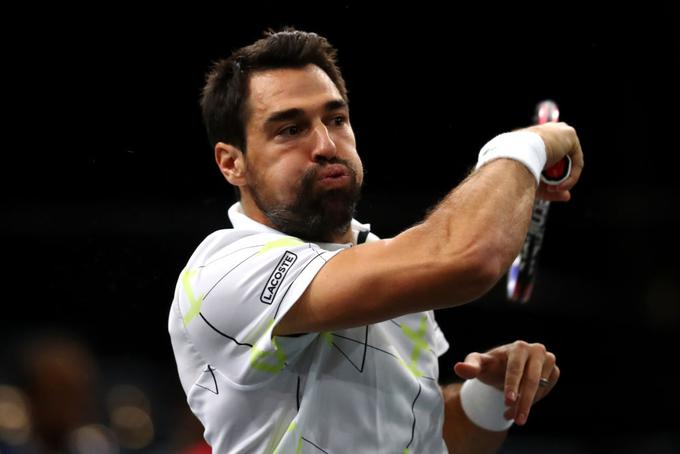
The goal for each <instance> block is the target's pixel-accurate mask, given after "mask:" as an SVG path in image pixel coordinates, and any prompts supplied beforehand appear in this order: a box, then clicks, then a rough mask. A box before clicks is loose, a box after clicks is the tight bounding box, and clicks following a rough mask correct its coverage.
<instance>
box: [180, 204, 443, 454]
mask: <svg viewBox="0 0 680 454" xmlns="http://www.w3.org/2000/svg"><path fill="white" fill-rule="evenodd" d="M229 218H230V220H231V222H232V224H233V225H234V228H233V229H225V230H218V231H216V232H214V233H212V234H211V235H209V236H208V237H207V238H206V239H205V240H204V241H203V242H202V243H201V244H200V245H199V246H198V248H197V249H196V251H195V252H194V254H193V255H192V256H191V258H190V259H189V262H188V263H187V265H186V267H185V268H184V270H183V271H182V273H181V274H180V277H179V279H178V282H177V287H176V289H175V296H174V300H173V302H172V308H171V310H170V320H169V331H170V338H171V340H172V347H173V350H174V353H175V359H176V360H177V368H178V370H179V376H180V380H181V382H182V387H183V388H184V391H185V393H186V395H187V401H188V403H189V406H190V407H191V409H192V411H193V412H194V413H195V414H196V416H197V417H198V418H199V419H200V421H201V422H202V423H203V426H204V427H205V433H204V435H205V439H206V440H207V442H208V443H209V444H210V445H211V446H212V447H213V452H215V453H220V454H222V453H249V454H250V453H267V454H269V453H281V454H283V453H333V454H337V453H352V454H357V453H389V454H394V453H406V452H408V453H428V454H431V453H445V452H447V449H446V445H445V444H444V441H443V439H442V424H443V418H444V411H443V399H442V395H441V391H440V388H439V385H438V376H439V368H438V356H439V355H442V354H443V353H444V352H445V351H446V350H447V349H448V347H449V345H448V343H447V341H446V339H445V338H444V335H443V333H442V332H441V330H440V329H439V326H438V325H437V322H436V321H435V319H434V313H433V312H432V311H428V312H420V313H414V314H409V315H405V316H402V317H398V318H395V319H392V320H386V321H384V322H381V323H376V324H372V325H368V326H361V327H357V328H351V329H343V330H337V331H332V332H323V333H309V334H304V335H301V336H297V337H290V336H275V337H272V335H271V333H272V330H273V329H274V327H275V326H276V324H277V323H278V322H279V320H281V318H283V316H284V315H285V314H286V313H287V312H288V310H290V308H291V307H292V306H293V305H294V304H295V302H296V301H297V300H298V298H299V297H300V295H301V294H302V293H303V292H304V291H305V289H306V288H307V286H308V285H309V283H310V282H311V281H312V280H313V279H314V276H315V275H316V273H317V272H318V271H319V270H320V269H321V267H322V266H323V265H324V264H325V263H326V262H327V261H328V260H331V259H332V258H333V256H335V254H338V253H340V252H342V251H343V250H344V249H347V248H349V247H351V246H352V244H350V243H347V244H330V243H308V242H303V241H301V240H299V239H297V238H293V237H291V236H288V235H285V234H283V233H281V232H278V231H276V230H273V229H271V228H269V227H267V226H265V225H262V224H260V223H258V222H256V221H254V220H252V219H250V218H248V217H247V216H245V214H244V213H243V211H242V208H241V205H240V203H236V204H234V205H232V206H231V207H230V208H229ZM368 229H369V225H368V224H360V223H358V222H357V221H356V220H352V230H353V232H354V238H355V242H356V241H357V240H358V242H362V241H361V240H362V239H364V238H365V239H366V240H367V241H375V240H377V239H378V238H377V237H376V236H375V235H373V234H370V233H368ZM367 234H368V235H367ZM337 278H338V279H342V278H343V277H342V276H338V277H337ZM357 304H362V301H347V310H348V311H351V310H352V307H353V306H354V305H357Z"/></svg>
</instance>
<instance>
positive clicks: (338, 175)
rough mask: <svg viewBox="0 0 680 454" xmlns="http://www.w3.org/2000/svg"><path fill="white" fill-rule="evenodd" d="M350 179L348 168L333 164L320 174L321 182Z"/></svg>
mask: <svg viewBox="0 0 680 454" xmlns="http://www.w3.org/2000/svg"><path fill="white" fill-rule="evenodd" d="M347 178H349V172H348V170H347V168H346V167H345V166H343V165H341V164H331V165H329V166H327V167H324V168H323V169H322V170H321V171H320V172H319V180H320V181H335V180H338V181H339V180H344V179H347Z"/></svg>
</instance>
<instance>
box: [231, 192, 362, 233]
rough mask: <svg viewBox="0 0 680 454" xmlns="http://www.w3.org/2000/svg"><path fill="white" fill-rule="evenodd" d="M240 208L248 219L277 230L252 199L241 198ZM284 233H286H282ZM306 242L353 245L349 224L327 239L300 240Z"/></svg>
mask: <svg viewBox="0 0 680 454" xmlns="http://www.w3.org/2000/svg"><path fill="white" fill-rule="evenodd" d="M241 208H243V213H244V214H245V215H246V216H248V217H249V218H250V219H252V220H254V221H256V222H259V223H260V224H263V225H266V226H267V227H270V228H272V229H274V230H278V228H277V226H275V225H274V224H272V222H271V221H270V220H269V218H268V217H267V216H265V214H264V213H263V212H262V210H260V209H259V208H258V206H257V205H256V204H255V202H254V201H253V199H252V198H250V197H243V196H242V197H241ZM282 233H286V232H282ZM302 239H303V240H307V241H320V242H323V243H354V235H353V234H352V227H351V224H350V225H349V226H348V227H347V229H346V230H345V231H344V232H342V233H335V234H331V235H330V237H328V238H302Z"/></svg>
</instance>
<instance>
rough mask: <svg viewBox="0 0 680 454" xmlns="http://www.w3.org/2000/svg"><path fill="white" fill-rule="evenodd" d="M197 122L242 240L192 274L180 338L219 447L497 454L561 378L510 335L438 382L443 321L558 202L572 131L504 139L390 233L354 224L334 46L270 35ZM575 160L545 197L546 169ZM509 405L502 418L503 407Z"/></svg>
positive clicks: (249, 51) (538, 351) (310, 37)
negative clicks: (233, 191) (419, 216)
mask: <svg viewBox="0 0 680 454" xmlns="http://www.w3.org/2000/svg"><path fill="white" fill-rule="evenodd" d="M202 107H203V115H204V120H205V123H206V127H207V131H208V135H209V138H210V140H211V143H212V144H214V150H215V158H216V161H217V164H218V166H219V168H220V170H221V172H222V173H223V175H224V177H225V178H226V179H227V181H228V182H229V183H230V184H232V185H234V186H235V187H236V188H237V189H238V193H239V196H240V202H238V203H236V204H234V205H232V206H231V208H230V209H229V217H230V219H231V221H232V223H233V225H234V229H228V230H220V231H217V232H214V233H213V234H211V235H209V236H208V237H207V238H206V239H205V240H204V241H203V242H202V243H201V245H199V246H198V248H197V249H196V251H195V252H194V254H193V255H192V257H191V258H190V260H189V262H188V264H187V266H186V267H185V269H184V270H183V271H182V273H181V275H180V277H179V280H178V284H177V288H176V292H175V298H174V301H173V305H172V309H171V314H170V321H169V330H170V334H171V339H172V344H173V348H174V351H175V356H176V359H177V364H178V369H179V375H180V379H181V381H182V386H183V388H184V390H185V392H186V394H187V398H188V402H189V405H190V406H191V408H192V410H193V411H194V413H195V414H196V415H197V417H198V418H199V419H200V420H201V422H202V423H203V425H204V427H205V437H206V439H207V441H208V442H209V443H210V444H211V445H212V447H213V449H214V451H215V452H219V453H225V452H239V453H241V452H244V453H245V452H248V453H250V452H263V453H270V452H278V453H288V452H320V453H321V452H327V453H341V452H348V453H363V452H366V453H374V452H381V453H382V452H385V453H395V452H427V453H441V452H447V448H448V450H451V451H455V452H456V453H459V452H493V451H495V450H497V449H498V447H499V446H500V445H501V443H502V442H503V440H504V438H505V436H506V433H507V429H508V428H509V427H510V425H511V424H512V421H513V419H514V421H515V422H516V423H517V424H524V423H525V422H526V420H527V416H528V414H529V410H530V407H531V405H532V404H533V403H534V402H536V401H538V400H539V399H541V398H542V397H544V396H545V395H546V394H547V393H548V392H550V390H551V388H552V387H553V386H554V384H555V382H556V381H557V379H558V377H559V368H558V367H557V366H556V364H555V356H554V355H553V354H552V353H550V352H548V351H546V349H545V347H543V346H542V345H540V344H528V343H526V342H522V341H518V342H515V343H513V344H510V345H504V346H501V347H498V348H495V349H493V350H491V351H489V352H486V353H484V354H479V353H472V354H470V355H468V357H467V358H466V360H465V362H463V363H458V364H456V366H455V371H456V373H458V375H459V376H461V377H462V378H464V379H467V380H466V381H465V383H464V384H463V385H462V387H461V385H458V384H455V385H449V386H447V387H444V388H440V386H439V384H438V381H437V379H438V373H439V372H438V365H437V361H438V356H439V355H441V354H443V353H444V352H445V351H446V349H447V348H448V343H447V341H446V339H445V338H444V335H443V333H442V332H441V330H440V329H439V327H438V326H437V323H436V321H435V319H434V313H433V309H437V308H444V307H450V306H456V305H459V304H463V303H466V302H469V301H471V300H473V299H475V298H478V297H480V296H481V295H483V294H484V293H485V292H486V291H488V290H489V289H490V288H491V287H492V286H493V285H494V283H495V282H497V280H498V279H500V277H501V276H502V275H503V274H504V273H505V271H506V270H507V268H508V267H509V265H510V263H511V262H512V260H513V259H514V257H515V256H516V255H517V253H518V251H519V248H520V247H521V244H522V242H523V240H524V237H525V236H526V232H527V227H528V223H529V220H530V216H531V209H532V205H533V201H534V198H535V196H536V195H537V194H538V195H539V196H541V197H544V198H546V199H548V200H552V201H566V200H568V199H569V198H570V193H569V189H571V187H573V185H574V184H575V183H576V181H577V180H578V177H579V174H580V172H581V168H582V166H583V155H582V153H581V150H580V146H579V142H578V138H577V136H576V134H575V132H574V130H573V129H572V128H570V127H568V126H567V125H565V124H551V125H544V126H539V127H533V128H530V129H529V130H524V131H518V132H513V133H510V134H506V135H501V136H499V137H498V138H496V139H494V141H491V142H490V143H489V144H487V146H486V147H485V148H484V149H483V150H482V152H481V153H480V160H479V162H478V170H477V171H475V172H474V173H472V174H471V175H470V176H469V177H468V178H467V179H466V180H465V181H464V182H463V183H461V184H460V185H459V186H458V187H457V188H456V189H455V190H453V191H452V192H451V193H450V194H449V195H448V196H447V197H446V198H445V199H444V200H443V201H442V202H441V203H440V204H439V206H438V207H436V209H435V210H433V211H432V212H431V213H430V214H429V215H428V216H427V218H426V219H425V220H424V221H423V222H422V223H420V224H418V225H416V226H414V227H412V228H410V229H408V230H406V231H404V232H403V233H401V234H400V235H398V236H396V237H394V238H391V239H386V240H379V239H378V238H377V237H376V236H375V235H373V234H372V233H370V232H369V225H368V224H361V223H359V222H357V221H356V220H354V219H352V216H353V213H354V207H355V204H356V202H357V200H358V197H359V192H360V187H361V184H362V181H363V170H362V164H361V160H360V159H359V156H358V154H357V151H356V143H355V139H354V133H353V131H352V127H351V124H350V120H349V108H348V100H347V93H346V89H345V84H344V81H343V79H342V76H341V75H340V71H339V69H338V68H337V66H336V64H335V50H334V49H333V48H332V47H331V46H330V44H329V43H328V42H327V41H326V40H325V39H324V38H322V37H320V36H318V35H315V34H313V33H305V32H301V31H294V30H285V31H282V32H278V33H269V34H268V35H267V36H266V37H265V38H263V39H261V40H259V41H257V42H256V43H254V44H253V45H251V46H248V47H245V48H242V49H240V50H237V51H236V52H234V53H233V54H232V56H231V57H230V58H228V59H226V60H221V61H219V62H217V63H216V64H215V66H214V67H213V69H212V71H211V72H210V74H209V76H208V78H207V83H206V86H205V89H204V92H203V99H202ZM565 155H570V156H571V158H572V160H573V162H574V170H573V173H572V176H571V177H570V178H569V179H568V180H567V181H565V182H564V183H562V184H561V185H560V186H558V187H556V188H554V189H553V190H552V191H547V190H546V188H544V187H543V186H539V187H538V189H537V186H538V181H539V180H538V176H539V175H540V172H541V170H542V169H543V167H544V166H546V165H550V164H553V163H555V162H558V161H559V160H560V159H562V158H563V157H564V156H565ZM506 407H507V408H506Z"/></svg>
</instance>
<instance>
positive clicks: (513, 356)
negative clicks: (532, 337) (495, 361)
mask: <svg viewBox="0 0 680 454" xmlns="http://www.w3.org/2000/svg"><path fill="white" fill-rule="evenodd" d="M515 344H516V345H518V346H519V347H520V348H511V349H510V353H509V355H508V364H507V366H506V370H505V387H504V391H505V404H506V405H512V404H514V403H515V402H516V401H517V395H518V393H519V385H520V382H521V380H522V375H523V374H524V366H525V364H526V361H527V357H528V355H529V351H528V349H527V348H525V347H524V346H525V345H526V342H522V341H518V342H516V343H515Z"/></svg>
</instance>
